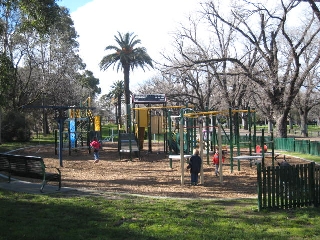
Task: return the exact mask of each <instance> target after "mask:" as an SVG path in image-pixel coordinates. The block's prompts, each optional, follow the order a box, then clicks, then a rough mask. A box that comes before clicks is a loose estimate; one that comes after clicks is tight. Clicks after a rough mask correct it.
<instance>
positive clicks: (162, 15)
mask: <svg viewBox="0 0 320 240" xmlns="http://www.w3.org/2000/svg"><path fill="white" fill-rule="evenodd" d="M197 2H198V1H197V0H161V1H150V0H135V1H132V0H108V1H105V0H93V1H91V2H89V3H87V4H85V5H84V6H82V7H79V8H78V9H77V10H76V11H74V12H72V13H71V17H72V19H73V21H74V24H75V28H76V31H77V33H78V35H79V39H78V41H79V43H80V56H81V57H82V59H83V60H84V62H85V63H86V64H87V69H88V70H90V71H92V72H93V73H94V76H95V77H97V78H99V79H100V87H101V88H102V94H105V93H107V92H108V91H109V90H110V86H111V85H112V83H113V82H114V81H116V80H121V79H123V74H122V72H120V71H119V73H116V70H113V68H112V67H111V68H110V69H108V70H107V71H105V72H102V71H100V69H99V62H100V60H101V59H102V57H103V56H105V55H107V54H108V53H109V52H106V51H104V49H105V47H106V46H108V45H113V44H114V45H116V42H115V41H114V36H115V35H117V32H118V31H119V32H121V33H126V32H134V34H136V35H137V37H138V39H140V40H141V46H143V47H145V48H146V49H147V52H148V54H149V55H150V56H151V58H152V59H154V60H156V61H159V60H160V58H161V57H160V52H161V51H165V49H168V48H170V42H171V37H170V33H172V32H173V31H175V29H176V28H177V27H178V26H179V23H180V22H183V21H184V19H186V16H187V15H188V14H189V13H190V12H192V11H194V10H195V8H196V7H197V5H198V4H197ZM154 74H156V72H155V71H154V70H153V71H148V69H146V72H143V70H141V69H139V70H138V69H136V70H134V72H131V74H130V87H132V86H134V85H135V84H136V83H138V82H142V81H145V80H147V79H149V78H150V77H151V76H153V75H154Z"/></svg>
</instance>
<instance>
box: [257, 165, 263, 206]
mask: <svg viewBox="0 0 320 240" xmlns="http://www.w3.org/2000/svg"><path fill="white" fill-rule="evenodd" d="M257 181H258V184H257V185H258V189H257V190H258V211H261V209H262V180H261V163H258V165H257Z"/></svg>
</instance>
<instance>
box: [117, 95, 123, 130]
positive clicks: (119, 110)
mask: <svg viewBox="0 0 320 240" xmlns="http://www.w3.org/2000/svg"><path fill="white" fill-rule="evenodd" d="M117 108H118V113H117V119H118V124H119V125H120V128H121V127H122V121H121V95H119V96H118V106H117Z"/></svg>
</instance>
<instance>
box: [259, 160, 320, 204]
mask: <svg viewBox="0 0 320 240" xmlns="http://www.w3.org/2000/svg"><path fill="white" fill-rule="evenodd" d="M257 179H258V208H259V210H261V209H270V208H271V209H291V208H298V207H306V206H315V207H317V206H319V202H320V194H319V192H320V166H319V165H315V163H314V162H312V163H309V164H299V165H294V166H285V167H283V166H281V167H280V166H276V167H272V166H268V167H264V168H262V166H261V164H258V166H257Z"/></svg>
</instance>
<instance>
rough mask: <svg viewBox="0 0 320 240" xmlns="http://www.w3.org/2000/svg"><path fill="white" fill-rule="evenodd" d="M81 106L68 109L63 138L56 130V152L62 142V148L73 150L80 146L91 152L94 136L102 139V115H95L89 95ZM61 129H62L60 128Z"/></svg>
mask: <svg viewBox="0 0 320 240" xmlns="http://www.w3.org/2000/svg"><path fill="white" fill-rule="evenodd" d="M83 104H85V106H80V107H72V108H71V107H70V108H68V109H67V110H66V112H65V114H66V118H65V120H64V122H63V128H62V129H63V138H62V139H61V138H60V136H59V137H58V134H57V133H58V130H55V145H56V147H55V154H57V152H58V150H59V151H60V148H59V149H58V148H57V146H58V143H60V142H62V150H68V151H69V155H71V151H72V150H75V149H80V148H86V149H88V151H89V153H90V150H91V149H90V141H91V140H92V139H93V137H97V138H98V139H101V117H100V116H94V115H93V114H92V111H91V109H92V108H91V99H90V97H88V98H87V99H86V100H85V101H84V102H83V103H82V104H81V105H83ZM59 130H60V131H61V129H60V128H59Z"/></svg>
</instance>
